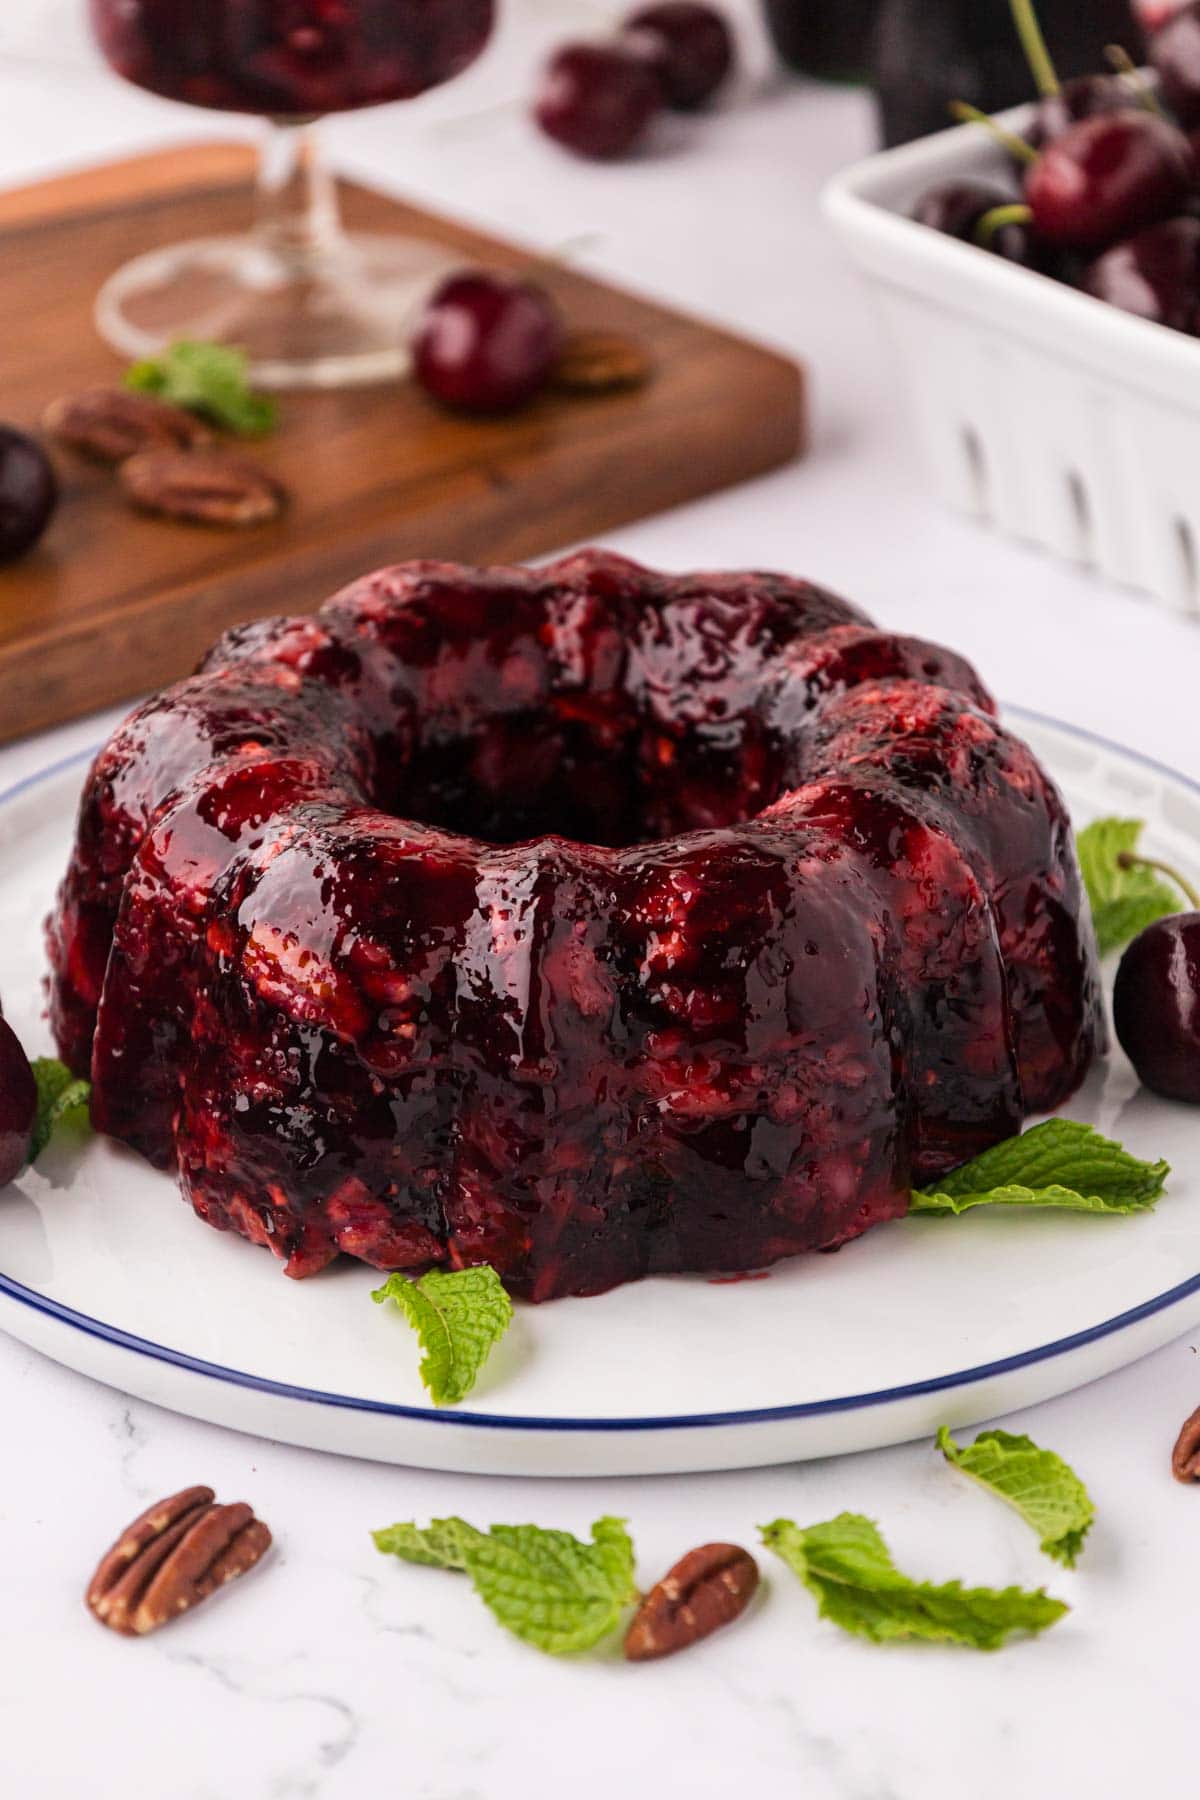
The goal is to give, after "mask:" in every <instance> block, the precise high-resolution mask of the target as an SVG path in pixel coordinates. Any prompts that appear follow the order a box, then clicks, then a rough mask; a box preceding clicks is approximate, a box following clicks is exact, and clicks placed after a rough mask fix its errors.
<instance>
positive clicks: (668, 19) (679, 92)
mask: <svg viewBox="0 0 1200 1800" xmlns="http://www.w3.org/2000/svg"><path fill="white" fill-rule="evenodd" d="M621 37H622V40H623V42H624V43H625V45H626V47H628V48H630V49H633V50H635V51H636V52H637V53H638V54H639V55H641V56H644V57H645V58H646V59H647V61H648V62H649V63H650V66H651V68H652V69H653V70H654V73H655V75H656V76H657V77H658V80H659V81H660V83H661V84H662V90H663V99H664V100H665V101H666V104H667V105H668V106H671V107H674V108H675V109H676V111H678V112H693V111H694V110H695V109H696V108H697V107H700V106H705V105H706V104H707V103H708V101H710V100H711V99H712V97H713V95H714V94H715V93H716V92H717V89H718V88H720V87H721V86H722V84H723V83H724V82H725V81H726V80H727V79H728V77H729V73H730V71H731V69H732V68H733V59H734V50H733V37H732V35H731V33H730V30H729V27H728V25H727V24H726V23H725V20H724V19H723V18H722V17H721V15H720V13H719V12H717V11H716V10H715V9H714V8H713V7H711V6H703V5H701V4H700V3H699V0H659V3H658V4H657V5H653V6H644V7H641V8H640V9H639V10H638V11H637V12H634V13H631V14H630V15H629V17H628V18H627V19H626V20H625V23H624V24H623V26H622V27H621Z"/></svg>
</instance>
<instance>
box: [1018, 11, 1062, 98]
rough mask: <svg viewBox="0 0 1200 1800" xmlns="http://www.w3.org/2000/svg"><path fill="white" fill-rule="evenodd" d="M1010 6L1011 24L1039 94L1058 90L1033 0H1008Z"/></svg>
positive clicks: (1052, 92)
mask: <svg viewBox="0 0 1200 1800" xmlns="http://www.w3.org/2000/svg"><path fill="white" fill-rule="evenodd" d="M1009 5H1010V6H1011V8H1012V16H1013V24H1014V25H1015V26H1016V28H1017V36H1018V37H1019V38H1020V40H1021V48H1022V50H1024V52H1025V60H1026V62H1027V63H1028V64H1029V72H1030V74H1031V75H1032V76H1033V79H1034V81H1035V82H1036V84H1037V91H1038V93H1039V94H1041V95H1043V96H1046V95H1049V94H1057V93H1059V92H1060V88H1059V82H1058V76H1057V74H1056V73H1055V69H1054V63H1053V60H1052V59H1051V56H1050V52H1049V50H1047V48H1046V40H1045V38H1044V37H1043V36H1042V28H1041V26H1040V25H1039V24H1038V16H1037V12H1036V11H1035V9H1034V4H1033V0H1009Z"/></svg>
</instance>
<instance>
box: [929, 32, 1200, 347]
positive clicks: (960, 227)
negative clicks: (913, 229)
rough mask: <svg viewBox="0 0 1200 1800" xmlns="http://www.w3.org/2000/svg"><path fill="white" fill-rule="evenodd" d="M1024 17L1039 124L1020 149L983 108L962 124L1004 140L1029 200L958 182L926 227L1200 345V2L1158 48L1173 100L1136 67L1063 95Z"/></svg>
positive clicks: (1089, 80)
mask: <svg viewBox="0 0 1200 1800" xmlns="http://www.w3.org/2000/svg"><path fill="white" fill-rule="evenodd" d="M1012 7H1013V13H1014V16H1015V18H1016V22H1017V28H1018V30H1019V32H1020V33H1021V37H1022V41H1023V42H1024V44H1025V48H1026V51H1027V53H1028V55H1029V61H1030V65H1031V68H1032V70H1033V74H1034V77H1035V80H1036V82H1037V85H1038V88H1039V90H1040V98H1039V100H1038V102H1037V105H1036V108H1035V111H1034V115H1033V119H1032V122H1031V124H1030V126H1029V128H1028V129H1027V131H1026V132H1025V135H1024V137H1022V138H1017V137H1014V136H1013V135H1011V134H1010V133H1007V132H1004V131H1001V130H1000V128H999V127H998V126H994V125H992V124H991V121H988V120H986V119H982V116H981V115H972V112H971V109H970V108H961V109H960V116H964V117H969V116H979V117H980V118H981V122H982V123H984V124H987V125H989V126H990V128H991V129H992V130H993V131H994V133H995V135H996V136H997V137H999V138H1000V139H1001V140H1002V142H1003V143H1004V144H1005V146H1006V148H1007V149H1008V151H1009V153H1010V156H1011V158H1012V160H1013V162H1014V165H1015V166H1016V167H1017V168H1018V169H1020V171H1021V176H1022V180H1021V191H1020V193H1019V194H1018V193H1015V192H1013V191H1011V190H1009V189H1007V188H1005V187H1004V186H1002V185H1000V184H999V183H995V182H987V181H976V180H964V181H957V182H947V183H944V184H942V185H941V186H938V187H935V188H931V189H930V190H929V191H928V192H927V193H925V194H923V195H922V196H921V198H920V199H919V200H918V202H917V204H916V207H915V208H914V210H913V217H914V218H915V219H917V220H918V221H919V222H920V223H922V224H925V225H930V226H932V227H933V228H934V229H935V230H937V231H942V232H945V233H947V234H948V235H949V236H951V237H957V238H961V239H963V240H964V241H965V242H968V243H973V244H976V245H978V246H979V247H980V248H981V249H984V250H987V251H989V252H991V253H992V254H994V255H998V256H1002V257H1004V258H1006V259H1007V260H1008V261H1010V262H1016V263H1020V264H1022V265H1024V266H1025V267H1026V268H1031V269H1035V270H1037V271H1038V272H1039V273H1041V274H1044V275H1050V276H1053V277H1054V278H1056V279H1057V280H1059V281H1064V282H1067V283H1069V284H1070V285H1071V286H1074V287H1078V288H1081V289H1082V290H1083V291H1084V292H1085V293H1089V294H1092V295H1094V296H1095V297H1096V298H1097V299H1099V300H1106V301H1108V302H1109V304H1110V305H1112V306H1118V307H1120V308H1121V309H1122V310H1123V311H1125V312H1131V313H1135V314H1137V315H1138V316H1139V317H1140V318H1143V319H1152V320H1154V321H1155V322H1156V323H1158V324H1160V325H1169V326H1171V327H1173V328H1174V329H1175V330H1177V331H1185V332H1188V333H1190V334H1191V335H1193V336H1197V335H1200V0H1195V3H1194V4H1191V5H1188V6H1185V7H1184V8H1183V9H1182V10H1181V11H1180V12H1177V13H1175V14H1174V15H1173V16H1172V17H1171V18H1169V19H1168V20H1167V21H1166V23H1165V24H1163V25H1162V26H1161V27H1160V28H1159V30H1158V31H1157V32H1156V33H1155V34H1154V35H1153V37H1152V38H1151V41H1150V56H1151V61H1152V63H1153V65H1154V68H1155V70H1156V72H1157V74H1158V78H1159V94H1160V95H1161V98H1160V97H1159V94H1155V93H1154V92H1152V91H1151V90H1150V89H1149V88H1148V87H1147V86H1145V85H1144V84H1143V83H1142V81H1141V78H1140V77H1139V76H1138V74H1137V72H1136V71H1133V70H1131V69H1128V68H1118V71H1117V72H1114V73H1113V74H1111V75H1100V74H1098V75H1081V76H1079V77H1077V78H1076V79H1075V80H1073V81H1069V82H1064V83H1062V84H1061V85H1060V83H1059V82H1058V81H1057V79H1056V78H1055V75H1054V69H1053V64H1052V62H1051V60H1050V57H1049V54H1048V52H1047V50H1046V46H1045V44H1044V42H1043V41H1042V38H1041V34H1040V31H1039V30H1038V27H1037V21H1036V18H1035V17H1034V13H1033V8H1032V5H1031V4H1030V0H1012ZM1114 60H1115V61H1117V62H1118V64H1119V63H1120V60H1121V59H1120V57H1119V54H1118V53H1114ZM1168 109H1169V111H1168Z"/></svg>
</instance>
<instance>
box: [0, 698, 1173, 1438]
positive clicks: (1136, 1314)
mask: <svg viewBox="0 0 1200 1800" xmlns="http://www.w3.org/2000/svg"><path fill="white" fill-rule="evenodd" d="M1003 710H1004V712H1005V713H1007V714H1009V715H1011V716H1013V717H1016V718H1023V719H1028V720H1030V721H1031V722H1032V723H1034V724H1037V725H1045V726H1048V727H1049V728H1050V729H1051V730H1054V731H1060V732H1062V733H1063V734H1064V735H1065V736H1067V737H1073V738H1077V739H1079V740H1080V741H1081V742H1083V743H1087V744H1094V745H1096V746H1098V747H1099V748H1100V749H1102V750H1108V751H1110V752H1113V753H1115V754H1116V755H1118V756H1122V757H1125V758H1127V759H1128V760H1129V761H1130V762H1134V763H1138V764H1140V765H1141V766H1142V767H1143V768H1145V769H1149V770H1151V771H1153V773H1154V774H1156V775H1165V776H1167V777H1168V778H1169V779H1170V780H1171V781H1174V782H1178V783H1179V784H1181V785H1182V786H1183V787H1185V788H1188V789H1190V790H1191V792H1192V793H1194V794H1196V795H1197V796H1200V781H1194V780H1193V779H1192V778H1191V776H1189V775H1184V774H1183V773H1182V772H1181V771H1180V770H1178V769H1172V768H1171V767H1170V766H1169V765H1168V764H1166V763H1160V762H1158V761H1156V760H1155V758H1154V757H1152V756H1144V755H1143V754H1142V753H1141V752H1140V751H1137V750H1130V749H1128V748H1126V746H1125V745H1124V744H1118V743H1114V741H1113V740H1112V739H1111V738H1106V737H1102V736H1101V735H1100V734H1099V733H1098V732H1094V731H1087V730H1085V729H1084V728H1083V727H1082V726H1079V725H1068V724H1067V723H1066V722H1065V721H1064V720H1062V719H1055V718H1053V717H1051V716H1050V715H1049V714H1048V713H1039V712H1035V711H1033V710H1032V709H1031V708H1030V707H1027V706H1006V707H1004V709H1003ZM95 754H96V747H95V746H94V745H93V746H91V747H90V748H88V749H86V750H79V751H76V752H75V753H74V754H73V755H71V756H66V757H63V758H61V759H60V760H59V761H58V762H55V763H51V764H50V765H49V766H48V767H47V768H45V769H40V770H38V771H36V772H35V773H34V774H32V775H26V776H25V777H24V778H23V779H22V780H20V781H18V782H17V783H15V785H14V786H12V787H10V788H7V789H5V791H4V792H3V793H0V807H4V806H7V805H9V804H10V803H11V802H12V801H14V800H17V799H19V798H20V796H21V795H22V794H26V793H28V792H29V791H30V790H31V789H33V788H35V787H40V786H41V785H42V784H43V783H44V782H47V781H52V780H53V779H54V778H55V777H56V776H58V775H62V774H65V772H66V771H67V770H68V769H71V768H74V767H76V766H77V765H78V764H79V763H82V762H85V761H86V760H88V759H89V758H90V757H92V756H94V755H95ZM1196 1293H1200V1274H1196V1275H1193V1276H1192V1277H1190V1279H1189V1280H1187V1281H1184V1282H1180V1283H1179V1285H1178V1286H1176V1287H1173V1288H1168V1290H1167V1291H1166V1293H1163V1294H1156V1295H1155V1296H1154V1297H1153V1298H1152V1299H1150V1300H1144V1301H1143V1302H1142V1303H1141V1304H1140V1305H1139V1306H1134V1307H1131V1308H1130V1309H1129V1310H1128V1311H1127V1312H1123V1313H1118V1314H1117V1315H1116V1316H1115V1317H1114V1318H1111V1319H1105V1320H1103V1321H1102V1322H1101V1323H1100V1324H1099V1325H1091V1326H1089V1327H1088V1328H1087V1329H1086V1330H1085V1331H1077V1332H1075V1333H1073V1335H1072V1336H1070V1337H1065V1338H1056V1339H1054V1340H1052V1342H1050V1343H1048V1344H1040V1345H1038V1346H1037V1347H1036V1348H1034V1349H1032V1350H1023V1351H1021V1352H1019V1353H1018V1354H1016V1355H1014V1356H1007V1357H1003V1358H1001V1359H1000V1360H999V1361H997V1362H990V1363H979V1364H977V1365H976V1366H975V1367H974V1368H969V1369H959V1370H956V1371H955V1372H954V1373H953V1374H950V1375H936V1376H931V1377H930V1378H929V1379H928V1380H926V1381H914V1382H910V1383H908V1384H907V1385H906V1386H904V1387H893V1388H879V1389H876V1390H875V1391H873V1392H871V1393H866V1394H843V1395H840V1396H838V1397H836V1398H834V1399H831V1400H805V1401H800V1402H797V1403H796V1404H795V1405H792V1406H764V1407H757V1408H751V1409H740V1410H737V1411H734V1412H716V1413H688V1414H683V1415H676V1414H670V1413H664V1414H661V1415H657V1416H652V1417H650V1418H644V1419H606V1418H595V1419H559V1418H545V1419H539V1418H529V1417H526V1416H523V1415H521V1414H514V1415H511V1416H506V1415H505V1414H503V1413H478V1412H459V1411H458V1410H457V1409H450V1408H435V1407H426V1406H403V1405H400V1404H398V1403H394V1402H391V1401H387V1400H367V1399H362V1398H359V1397H356V1396H354V1395H350V1394H331V1393H325V1392H323V1391H322V1390H321V1389H320V1388H306V1387H296V1386H294V1385H293V1384H292V1383H290V1382H286V1381H272V1380H270V1379H269V1378H268V1377H266V1376H262V1375H249V1374H247V1373H246V1372H245V1371H244V1370H242V1369H230V1368H226V1367H225V1366H224V1365H223V1364H221V1363H212V1362H206V1361H205V1360H204V1359H203V1358H201V1357H196V1356H188V1355H187V1354H185V1353H184V1352H183V1351H180V1350H172V1349H170V1348H169V1347H168V1346H167V1345H166V1344H156V1343H154V1342H153V1341H152V1340H151V1339H149V1338H142V1337H136V1336H134V1335H133V1334H132V1333H131V1332H127V1331H122V1330H121V1329H120V1327H119V1326H116V1325H107V1324H105V1322H104V1321H103V1320H102V1319H94V1318H92V1317H91V1316H90V1314H88V1313H81V1312H77V1311H76V1310H75V1309H74V1307H70V1306H64V1305H62V1304H61V1302H59V1301H56V1300H50V1299H48V1298H47V1297H46V1296H45V1295H44V1294H39V1293H37V1292H36V1291H35V1290H34V1289H32V1288H27V1287H25V1286H24V1285H23V1284H22V1283H21V1282H19V1281H13V1280H12V1279H11V1278H10V1277H9V1276H7V1275H4V1274H0V1298H7V1299H9V1300H13V1301H15V1302H17V1303H18V1304H19V1305H22V1306H28V1307H29V1308H30V1309H31V1310H32V1311H34V1312H38V1313H42V1314H44V1315H45V1316H46V1317H48V1318H51V1319H53V1320H55V1321H56V1322H57V1323H58V1324H60V1325H68V1326H70V1327H71V1328H72V1329H73V1330H76V1331H82V1332H84V1333H85V1334H86V1335H87V1336H89V1337H94V1338H99V1339H101V1341H103V1342H105V1343H108V1344H112V1345H114V1346H115V1347H116V1348H118V1349H121V1350H130V1351H133V1352H134V1353H135V1354H136V1355H139V1356H145V1357H149V1358H150V1359H151V1360H152V1361H155V1362H163V1363H169V1364H170V1365H171V1366H173V1367H174V1368H178V1369H185V1370H187V1371H189V1372H190V1373H191V1374H193V1375H202V1376H206V1377H208V1378H209V1379H210V1380H214V1381H224V1382H227V1383H229V1384H230V1385H231V1386H234V1387H242V1388H250V1389H253V1390H254V1391H256V1392H258V1393H263V1394H270V1395H273V1396H274V1397H275V1398H277V1399H282V1400H303V1401H308V1402H310V1403H312V1404H314V1405H317V1406H332V1407H338V1408H340V1409H343V1410H347V1411H351V1412H365V1413H382V1414H386V1415H388V1416H389V1417H392V1418H397V1419H412V1420H419V1421H420V1422H422V1423H424V1424H430V1425H467V1426H472V1427H475V1428H477V1429H483V1430H489V1431H549V1432H589V1431H596V1432H606V1433H610V1432H621V1431H631V1432H644V1431H698V1430H704V1429H705V1428H714V1427H721V1426H727V1425H763V1424H770V1423H775V1422H780V1421H783V1420H787V1419H805V1418H813V1417H815V1416H818V1415H821V1414H828V1413H847V1412H858V1411H861V1410H863V1409H864V1408H866V1407H870V1406H887V1405H894V1404H897V1403H899V1402H901V1401H904V1400H911V1399H915V1398H916V1397H918V1396H920V1395H923V1394H936V1393H945V1392H947V1391H948V1390H949V1389H952V1388H958V1387H969V1386H972V1385H974V1384H975V1383H977V1382H980V1381H986V1380H988V1379H990V1378H991V1377H993V1376H998V1375H1006V1374H1009V1373H1010V1372H1011V1371H1012V1370H1014V1369H1025V1368H1030V1367H1032V1366H1033V1365H1034V1364H1036V1363H1041V1362H1048V1361H1050V1360H1051V1359H1052V1358H1053V1357H1056V1356H1064V1355H1066V1354H1068V1353H1069V1352H1070V1351H1072V1350H1078V1349H1082V1348H1083V1346H1084V1345H1086V1344H1094V1343H1098V1342H1099V1341H1100V1340H1101V1339H1103V1338H1106V1337H1111V1336H1112V1335H1113V1334H1114V1333H1115V1332H1118V1331H1123V1330H1125V1329H1126V1328H1127V1327H1129V1326H1130V1325H1136V1324H1138V1323H1140V1322H1141V1321H1142V1320H1143V1319H1149V1318H1153V1317H1154V1316H1155V1314H1156V1313H1160V1312H1165V1311H1167V1310H1168V1309H1169V1308H1170V1307H1172V1306H1176V1305H1178V1304H1179V1302H1180V1301H1182V1300H1186V1299H1187V1298H1188V1296H1189V1295H1192V1294H1196Z"/></svg>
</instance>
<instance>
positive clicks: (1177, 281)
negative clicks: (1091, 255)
mask: <svg viewBox="0 0 1200 1800" xmlns="http://www.w3.org/2000/svg"><path fill="white" fill-rule="evenodd" d="M1080 286H1081V287H1083V289H1084V290H1085V292H1087V293H1089V294H1094V295H1095V297H1096V299H1097V300H1107V301H1108V304H1109V305H1110V306H1119V307H1120V308H1121V310H1122V311H1123V312H1130V313H1136V314H1137V316H1138V317H1139V318H1140V319H1153V320H1155V321H1156V323H1158V324H1159V325H1170V326H1171V327H1172V328H1173V329H1174V330H1175V331H1193V330H1194V329H1195V323H1196V317H1197V313H1198V312H1200V219H1193V218H1183V219H1164V220H1162V221H1161V222H1160V223H1159V224H1157V225H1148V226H1147V227H1146V229H1145V231H1139V232H1138V234H1137V236H1136V237H1131V238H1127V239H1126V240H1125V241H1124V243H1121V244H1114V245H1113V247H1112V249H1111V250H1106V251H1105V252H1104V254H1103V256H1098V257H1097V258H1096V260H1095V262H1093V263H1091V264H1089V266H1088V268H1087V269H1086V270H1085V271H1084V275H1083V279H1082V281H1081V283H1080Z"/></svg>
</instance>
